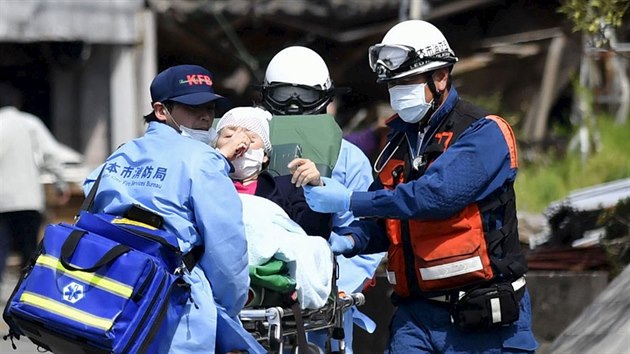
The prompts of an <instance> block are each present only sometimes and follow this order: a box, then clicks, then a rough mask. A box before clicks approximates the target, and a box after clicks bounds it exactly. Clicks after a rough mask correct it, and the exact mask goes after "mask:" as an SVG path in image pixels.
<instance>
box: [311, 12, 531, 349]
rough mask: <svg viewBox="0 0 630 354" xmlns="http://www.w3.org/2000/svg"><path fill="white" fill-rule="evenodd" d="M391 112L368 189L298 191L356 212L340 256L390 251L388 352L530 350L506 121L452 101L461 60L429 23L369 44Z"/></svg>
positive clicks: (331, 184)
mask: <svg viewBox="0 0 630 354" xmlns="http://www.w3.org/2000/svg"><path fill="white" fill-rule="evenodd" d="M369 61H370V66H371V69H372V70H373V71H374V72H375V73H376V74H377V82H379V83H385V84H387V87H388V90H389V96H390V103H391V106H392V108H393V109H394V111H395V112H396V113H397V115H396V116H395V117H394V118H393V119H391V120H390V121H389V122H388V126H389V128H390V129H391V131H390V134H389V138H388V144H387V146H386V147H385V148H384V150H383V152H382V153H381V156H380V157H379V159H378V160H377V161H376V163H375V170H376V171H378V172H379V174H378V178H377V179H376V181H375V183H374V184H373V185H372V186H371V187H370V191H369V192H357V191H351V190H349V189H347V188H345V187H344V186H342V185H341V184H339V183H336V181H334V180H333V179H327V178H322V179H323V180H324V186H321V187H311V186H306V187H305V192H304V193H305V195H306V200H307V202H308V203H309V205H310V206H311V207H312V208H313V209H314V210H317V211H320V212H343V211H345V212H352V214H353V215H354V216H356V217H361V219H360V220H358V221H355V222H354V223H352V224H351V225H350V226H349V227H345V228H339V229H336V231H337V232H338V233H339V234H340V235H344V236H341V237H343V238H344V239H345V241H346V242H345V244H346V246H347V249H346V250H345V251H344V252H342V253H343V254H345V255H347V256H353V255H355V254H357V253H371V252H381V251H384V250H388V264H387V279H388V281H389V282H390V284H392V287H393V290H394V293H393V295H392V302H393V303H394V305H395V306H397V308H396V312H395V313H394V315H393V318H392V320H391V323H390V328H389V329H390V336H389V344H388V348H387V349H386V351H385V352H386V353H401V354H407V353H533V352H534V351H535V350H536V348H537V346H538V343H537V342H536V340H535V338H534V335H533V333H532V323H531V304H530V298H529V293H528V291H527V286H526V280H525V274H526V272H527V262H526V260H525V256H524V255H523V252H522V251H521V247H520V243H519V238H518V227H517V224H518V219H517V215H516V197H515V194H514V181H515V179H516V174H517V170H518V156H517V149H516V139H515V137H514V133H513V132H512V129H511V127H510V125H509V124H508V123H507V122H506V121H505V120H504V119H502V118H501V117H499V116H496V115H491V114H488V113H487V112H485V111H484V110H482V109H481V108H478V107H476V106H474V105H473V104H471V103H468V102H466V101H464V100H462V99H460V97H459V95H458V93H457V90H456V89H455V87H454V86H453V85H452V78H451V70H452V68H453V65H455V63H456V62H457V61H458V59H457V57H456V56H455V53H454V52H453V50H452V49H451V48H450V46H449V44H448V42H447V40H446V38H445V37H444V35H443V34H442V32H440V30H439V29H437V28H436V27H435V26H433V25H432V24H430V23H428V22H425V21H419V20H411V21H405V22H401V23H399V24H397V25H395V26H394V27H392V28H391V29H390V30H389V31H388V32H387V34H385V37H383V40H382V42H381V43H380V44H376V45H374V46H372V47H370V49H369Z"/></svg>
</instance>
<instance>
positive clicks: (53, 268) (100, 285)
mask: <svg viewBox="0 0 630 354" xmlns="http://www.w3.org/2000/svg"><path fill="white" fill-rule="evenodd" d="M183 261H184V257H183V256H182V253H181V252H180V250H179V247H178V244H177V240H176V238H175V236H173V235H171V234H169V233H167V232H165V231H162V230H159V229H154V228H152V227H150V226H148V225H145V224H142V223H140V222H137V221H134V220H130V219H126V218H122V217H115V216H111V215H107V214H92V213H89V212H86V211H83V212H81V214H80V217H79V219H78V221H77V223H76V224H75V225H70V224H65V223H61V224H51V225H48V226H47V227H46V230H45V233H44V239H43V240H42V242H41V243H40V246H39V250H38V253H37V254H36V256H35V257H33V260H32V261H31V264H30V265H29V267H28V269H27V270H26V271H25V274H24V275H23V276H22V278H21V279H20V282H19V283H18V285H17V286H16V288H15V290H14V292H13V294H12V295H11V298H10V299H9V302H8V303H7V306H6V308H5V310H4V320H5V322H7V324H8V325H9V328H10V336H14V337H16V338H19V336H21V335H24V336H26V337H28V338H29V339H30V340H31V341H32V342H33V343H35V344H36V345H38V346H40V347H42V348H44V349H47V350H49V351H52V352H53V353H72V354H76V353H125V354H128V353H151V354H153V353H162V352H165V351H166V350H167V348H168V344H169V343H170V340H171V338H172V336H173V334H174V332H175V328H176V326H177V323H178V321H179V318H180V317H181V315H182V314H183V311H184V309H185V306H186V303H187V302H188V299H189V298H190V285H189V284H187V283H186V282H185V281H184V279H183V275H182V272H183V270H184V268H183Z"/></svg>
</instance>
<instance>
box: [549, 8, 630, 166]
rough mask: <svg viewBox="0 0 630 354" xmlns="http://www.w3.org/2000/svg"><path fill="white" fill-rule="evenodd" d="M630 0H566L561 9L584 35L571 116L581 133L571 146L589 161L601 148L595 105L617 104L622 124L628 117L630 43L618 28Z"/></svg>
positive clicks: (629, 105) (574, 27) (617, 120)
mask: <svg viewBox="0 0 630 354" xmlns="http://www.w3.org/2000/svg"><path fill="white" fill-rule="evenodd" d="M629 7H630V2H629V1H628V0H563V1H562V5H561V6H560V8H559V11H560V12H561V13H563V14H565V15H566V16H567V17H568V19H569V20H570V21H571V22H572V23H573V31H574V32H581V33H582V36H583V52H582V61H581V64H580V74H579V82H577V83H576V85H575V87H576V95H575V97H576V98H577V99H576V100H575V103H574V106H573V111H572V114H571V119H572V121H573V122H574V124H576V125H579V132H578V134H577V135H576V136H575V138H574V139H573V141H572V143H571V144H570V147H572V148H574V149H578V148H579V150H580V152H581V155H582V161H583V162H585V161H586V159H587V158H588V156H589V154H590V153H591V152H592V151H593V150H595V149H597V147H598V138H597V137H598V133H597V131H596V128H595V127H596V124H595V119H596V115H595V114H594V105H595V104H607V105H608V106H609V107H616V109H617V111H616V114H615V116H616V119H615V121H616V122H617V123H619V124H622V123H624V122H625V121H626V120H627V119H628V115H629V109H630V83H629V80H628V73H627V57H628V55H629V54H630V44H629V43H618V42H617V35H616V30H617V29H618V28H619V27H621V25H622V21H623V16H624V13H625V12H626V11H627V10H628V8H629Z"/></svg>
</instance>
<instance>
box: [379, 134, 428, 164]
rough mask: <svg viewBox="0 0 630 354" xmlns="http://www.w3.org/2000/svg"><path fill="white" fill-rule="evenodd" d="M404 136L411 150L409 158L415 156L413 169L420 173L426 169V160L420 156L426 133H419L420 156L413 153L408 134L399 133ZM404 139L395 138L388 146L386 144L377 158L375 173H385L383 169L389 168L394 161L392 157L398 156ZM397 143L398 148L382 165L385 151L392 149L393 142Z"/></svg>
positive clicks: (412, 162)
mask: <svg viewBox="0 0 630 354" xmlns="http://www.w3.org/2000/svg"><path fill="white" fill-rule="evenodd" d="M399 134H402V135H403V137H402V139H405V140H406V141H407V148H408V149H409V156H415V157H414V159H413V160H412V161H411V167H413V169H414V170H416V171H419V170H420V169H421V168H422V167H424V165H426V163H427V162H426V159H425V157H424V155H423V154H420V149H421V147H422V142H423V140H424V135H425V134H424V133H421V132H418V134H419V136H418V138H419V139H418V149H417V150H418V155H416V154H415V153H414V151H413V149H412V148H411V142H410V141H409V138H408V137H407V134H405V133H402V132H401V133H399ZM402 139H400V140H398V139H396V137H394V139H391V140H390V141H388V142H387V144H385V147H384V148H383V150H381V152H380V153H379V154H378V157H377V158H376V161H375V162H374V167H373V168H372V169H373V170H374V172H375V173H377V174H379V173H381V171H383V169H384V168H385V166H387V164H388V163H389V161H390V160H391V159H392V157H394V155H395V154H396V151H398V149H399V148H400V145H402V144H401V143H402V141H401V140H402ZM394 141H396V144H397V145H396V148H394V150H393V151H392V152H391V153H389V155H388V156H387V159H386V160H385V162H383V163H382V164H380V161H381V160H382V159H383V154H384V153H385V151H387V150H388V148H389V147H390V145H391V144H392V142H394Z"/></svg>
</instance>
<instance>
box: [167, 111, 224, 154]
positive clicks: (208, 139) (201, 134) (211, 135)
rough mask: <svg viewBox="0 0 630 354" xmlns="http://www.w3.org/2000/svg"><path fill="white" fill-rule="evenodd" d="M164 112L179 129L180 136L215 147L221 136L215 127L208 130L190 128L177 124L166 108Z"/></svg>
mask: <svg viewBox="0 0 630 354" xmlns="http://www.w3.org/2000/svg"><path fill="white" fill-rule="evenodd" d="M164 112H166V115H167V116H168V117H169V118H170V119H171V121H173V123H175V125H176V126H177V129H179V134H181V136H185V137H188V138H191V139H193V140H197V141H200V142H202V143H204V144H208V145H213V144H215V143H216V141H217V138H218V137H219V135H218V134H217V131H216V130H214V128H213V127H211V128H210V129H208V130H199V129H192V128H188V127H185V126H183V125H180V124H179V123H177V121H176V120H175V118H173V116H172V115H171V112H169V111H168V109H166V108H164Z"/></svg>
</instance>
